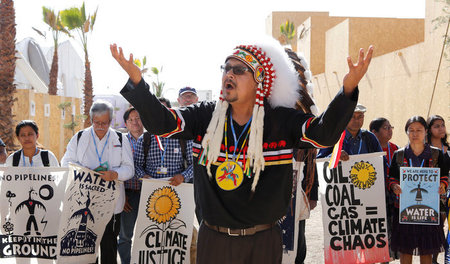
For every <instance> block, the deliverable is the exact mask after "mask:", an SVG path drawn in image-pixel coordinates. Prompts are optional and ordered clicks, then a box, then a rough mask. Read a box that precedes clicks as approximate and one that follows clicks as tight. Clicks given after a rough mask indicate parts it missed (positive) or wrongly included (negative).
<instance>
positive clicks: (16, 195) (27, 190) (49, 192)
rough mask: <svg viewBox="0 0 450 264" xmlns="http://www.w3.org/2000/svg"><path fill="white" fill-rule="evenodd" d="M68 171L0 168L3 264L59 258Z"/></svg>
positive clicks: (49, 261) (0, 246) (0, 223)
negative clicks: (58, 243) (61, 217)
mask: <svg viewBox="0 0 450 264" xmlns="http://www.w3.org/2000/svg"><path fill="white" fill-rule="evenodd" d="M66 180H67V169H62V168H34V167H4V168H0V197H1V198H0V199H1V203H0V263H16V260H18V259H25V258H26V259H39V262H40V263H43V262H45V263H52V262H54V260H55V259H56V257H57V250H56V248H57V234H58V228H59V224H60V215H61V201H62V198H63V197H64V190H65V187H66Z"/></svg>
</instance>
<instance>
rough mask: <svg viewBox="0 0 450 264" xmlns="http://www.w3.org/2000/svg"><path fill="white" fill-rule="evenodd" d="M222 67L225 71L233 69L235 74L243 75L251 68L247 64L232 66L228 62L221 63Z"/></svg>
mask: <svg viewBox="0 0 450 264" xmlns="http://www.w3.org/2000/svg"><path fill="white" fill-rule="evenodd" d="M220 69H221V70H222V71H223V73H224V74H225V73H227V72H229V71H230V70H233V74H235V75H242V74H244V73H245V72H250V71H251V70H250V69H249V68H248V67H245V66H231V65H228V64H225V65H220Z"/></svg>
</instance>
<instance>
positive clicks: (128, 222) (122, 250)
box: [118, 190, 141, 264]
mask: <svg viewBox="0 0 450 264" xmlns="http://www.w3.org/2000/svg"><path fill="white" fill-rule="evenodd" d="M125 194H126V196H127V198H128V203H129V204H130V206H131V207H132V210H131V212H128V213H126V212H125V211H123V212H122V216H121V222H120V233H119V245H118V251H119V255H120V259H121V261H122V264H129V263H130V259H131V239H132V238H133V231H134V225H135V224H136V218H137V214H138V209H139V199H140V196H141V193H140V192H135V191H130V190H125Z"/></svg>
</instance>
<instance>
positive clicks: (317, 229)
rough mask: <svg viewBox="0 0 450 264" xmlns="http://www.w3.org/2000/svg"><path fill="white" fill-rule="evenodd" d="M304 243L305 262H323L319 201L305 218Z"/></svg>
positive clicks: (309, 263) (442, 259)
mask: <svg viewBox="0 0 450 264" xmlns="http://www.w3.org/2000/svg"><path fill="white" fill-rule="evenodd" d="M305 229H306V244H307V247H308V249H307V255H306V260H305V263H307V264H320V263H324V257H323V224H322V206H321V204H320V202H318V203H317V207H316V208H315V209H314V210H313V211H311V216H310V218H309V219H308V220H306V228H305ZM390 263H395V264H399V263H400V261H399V260H396V261H391V262H390ZM413 263H414V264H416V263H417V264H418V263H420V262H419V258H418V257H415V258H414V259H413ZM438 263H441V264H442V263H444V253H441V254H439V257H438Z"/></svg>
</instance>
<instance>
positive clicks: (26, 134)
mask: <svg viewBox="0 0 450 264" xmlns="http://www.w3.org/2000/svg"><path fill="white" fill-rule="evenodd" d="M16 136H17V139H18V140H19V142H20V145H21V146H22V149H20V150H18V151H16V152H14V153H13V154H11V155H9V157H8V158H7V159H6V164H5V165H6V166H14V167H59V163H58V159H57V158H56V157H55V155H54V154H53V153H52V152H51V151H50V150H41V149H39V148H38V147H37V139H38V138H39V128H38V126H37V125H36V122H34V121H33V120H22V121H20V122H19V124H17V126H16Z"/></svg>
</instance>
